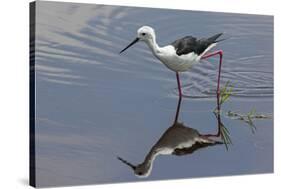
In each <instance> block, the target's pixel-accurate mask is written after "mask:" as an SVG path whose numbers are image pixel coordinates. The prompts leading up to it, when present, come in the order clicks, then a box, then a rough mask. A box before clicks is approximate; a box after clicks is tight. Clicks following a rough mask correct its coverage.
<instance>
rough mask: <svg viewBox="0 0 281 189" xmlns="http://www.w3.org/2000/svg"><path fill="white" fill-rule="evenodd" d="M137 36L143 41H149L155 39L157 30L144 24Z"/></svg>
mask: <svg viewBox="0 0 281 189" xmlns="http://www.w3.org/2000/svg"><path fill="white" fill-rule="evenodd" d="M137 36H138V38H139V39H140V40H141V41H145V42H146V41H149V40H154V39H155V32H154V29H153V28H152V27H149V26H142V27H141V28H139V29H138V31H137Z"/></svg>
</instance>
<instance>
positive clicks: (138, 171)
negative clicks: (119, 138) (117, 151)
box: [117, 157, 152, 178]
mask: <svg viewBox="0 0 281 189" xmlns="http://www.w3.org/2000/svg"><path fill="white" fill-rule="evenodd" d="M117 158H118V159H119V160H120V161H121V162H122V163H124V164H125V165H128V166H129V167H130V168H131V169H132V170H133V171H134V174H135V175H136V176H137V177H140V178H144V177H148V176H149V175H150V172H151V168H152V166H151V164H150V163H149V164H147V163H141V164H139V165H137V166H135V165H133V164H131V163H130V162H128V161H127V160H124V159H123V158H121V157H117Z"/></svg>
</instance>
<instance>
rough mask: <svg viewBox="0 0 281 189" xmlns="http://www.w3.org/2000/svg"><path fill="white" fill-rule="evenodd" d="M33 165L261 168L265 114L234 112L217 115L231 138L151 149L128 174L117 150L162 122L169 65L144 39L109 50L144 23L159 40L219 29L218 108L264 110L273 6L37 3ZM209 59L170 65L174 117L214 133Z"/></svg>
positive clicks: (105, 175)
mask: <svg viewBox="0 0 281 189" xmlns="http://www.w3.org/2000/svg"><path fill="white" fill-rule="evenodd" d="M36 11H37V12H36V13H37V15H36V16H37V17H36V24H37V25H36V52H35V53H36V62H35V64H36V66H35V68H36V173H37V178H36V179H37V184H38V185H39V186H61V185H78V184H98V183H112V182H128V181H140V180H158V179H175V178H192V177H203V176H204V177H205V176H223V175H236V174H255V173H268V172H272V171H273V121H272V119H266V120H256V121H255V122H254V123H255V126H256V128H257V130H256V132H255V134H253V133H252V132H251V129H250V128H249V127H248V126H247V124H246V123H244V122H242V121H239V120H232V119H229V118H228V117H226V116H223V115H224V114H223V115H222V122H223V123H224V125H225V126H226V127H227V128H228V130H229V131H230V134H231V139H232V141H233V145H231V146H230V147H229V150H228V151H226V149H225V147H224V146H223V145H218V146H213V147H211V148H206V149H202V150H199V151H196V152H194V153H193V154H191V155H186V156H180V157H177V156H159V157H158V158H157V159H156V160H155V163H154V167H153V170H152V172H151V175H150V176H149V177H148V178H145V179H139V178H137V177H136V176H135V175H134V174H133V172H132V171H131V170H129V168H128V167H126V166H124V164H122V163H121V162H120V161H118V160H117V158H116V157H117V156H122V157H125V158H126V159H128V160H130V161H131V162H133V163H139V162H141V161H143V158H144V157H145V155H146V154H147V152H148V151H149V149H150V148H151V146H152V145H153V144H154V143H155V142H156V141H157V140H158V138H159V137H160V136H161V135H162V133H163V132H164V131H165V130H166V129H167V128H168V127H170V126H171V125H172V124H173V120H174V114H175V111H176V107H177V100H178V95H177V90H176V86H177V85H176V78H175V74H174V73H173V72H172V71H170V70H167V69H166V67H165V66H164V65H162V64H161V63H160V62H159V61H158V60H157V59H155V58H154V57H153V55H152V54H151V52H150V51H149V48H148V47H147V46H146V45H145V44H144V43H138V44H136V45H135V46H133V47H132V48H130V49H128V50H127V51H126V52H125V53H124V54H122V55H121V56H120V55H119V51H120V50H121V49H123V48H124V47H125V46H126V45H127V44H128V43H129V42H130V41H131V40H132V39H134V38H135V35H136V30H137V29H138V28H139V27H140V26H142V25H150V26H152V27H153V28H154V29H155V30H156V34H157V41H158V44H159V45H160V46H162V45H166V44H168V43H170V42H172V41H173V40H175V39H177V38H179V37H183V36H185V35H194V36H198V37H206V36H211V35H213V34H216V33H219V32H224V33H225V36H226V37H230V39H228V40H226V41H224V42H222V43H220V44H219V45H218V46H217V47H216V49H223V51H224V57H223V58H224V59H223V66H222V81H221V82H222V85H224V84H225V83H226V82H227V81H230V83H231V84H232V85H233V87H234V88H233V91H234V94H233V96H232V97H231V99H230V101H229V102H227V103H225V104H224V105H223V107H222V109H223V111H224V112H226V111H228V110H231V111H237V112H242V113H247V112H249V111H250V110H251V109H252V108H255V109H256V111H257V112H261V113H269V114H272V113H273V17H271V16H260V15H243V14H225V13H214V12H212V13H209V12H195V11H183V10H165V9H149V8H134V7H118V6H103V5H90V4H74V3H56V2H44V1H39V2H37V10H36ZM217 66H218V60H217V59H216V58H212V59H209V60H208V61H203V62H202V63H200V64H198V65H196V66H194V67H193V68H192V69H191V70H190V71H189V72H186V73H183V74H181V79H182V84H183V93H184V94H185V95H186V98H184V99H183V102H182V105H181V111H180V121H181V122H183V123H184V124H185V125H186V126H189V127H192V128H195V129H196V130H198V131H199V132H200V133H210V132H215V131H216V129H217V127H216V126H217V121H216V117H215V116H214V114H213V113H212V111H213V109H214V107H215V105H216V98H215V89H216V77H217Z"/></svg>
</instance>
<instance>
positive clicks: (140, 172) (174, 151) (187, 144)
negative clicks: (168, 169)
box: [117, 98, 224, 177]
mask: <svg viewBox="0 0 281 189" xmlns="http://www.w3.org/2000/svg"><path fill="white" fill-rule="evenodd" d="M180 107H181V98H179V100H178V105H177V110H176V114H175V120H174V123H173V124H172V126H171V127H169V128H168V129H167V130H166V131H165V132H164V134H163V135H162V136H161V137H160V139H159V140H158V141H157V142H156V144H155V145H153V147H152V148H151V149H150V151H149V152H148V154H147V155H146V157H145V159H144V161H143V162H142V163H140V164H138V165H134V164H132V163H130V162H129V161H127V160H125V159H123V158H121V157H117V158H118V159H119V160H120V161H121V162H123V163H124V164H126V165H127V166H129V167H130V168H131V169H132V170H133V171H134V174H135V175H136V176H138V177H148V176H149V175H150V173H151V170H152V167H153V162H154V160H155V159H156V157H157V156H158V155H177V156H181V155H187V154H192V153H193V152H195V151H197V150H199V149H202V148H206V147H209V146H214V145H218V144H224V142H221V141H218V140H214V139H213V137H219V136H221V132H222V128H224V126H223V124H222V123H221V119H220V115H219V114H215V116H216V118H217V120H218V131H217V133H215V134H200V133H199V132H198V131H197V130H195V129H193V128H190V127H187V126H185V125H184V124H183V123H180V122H178V117H179V112H180ZM222 138H223V137H222Z"/></svg>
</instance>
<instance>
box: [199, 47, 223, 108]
mask: <svg viewBox="0 0 281 189" xmlns="http://www.w3.org/2000/svg"><path fill="white" fill-rule="evenodd" d="M215 55H219V56H220V62H219V74H218V81H217V108H218V111H219V110H220V103H219V100H220V76H221V65H222V55H223V51H222V50H218V51H215V52H212V53H209V54H206V55H204V56H203V57H201V59H206V58H209V57H212V56H215Z"/></svg>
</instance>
